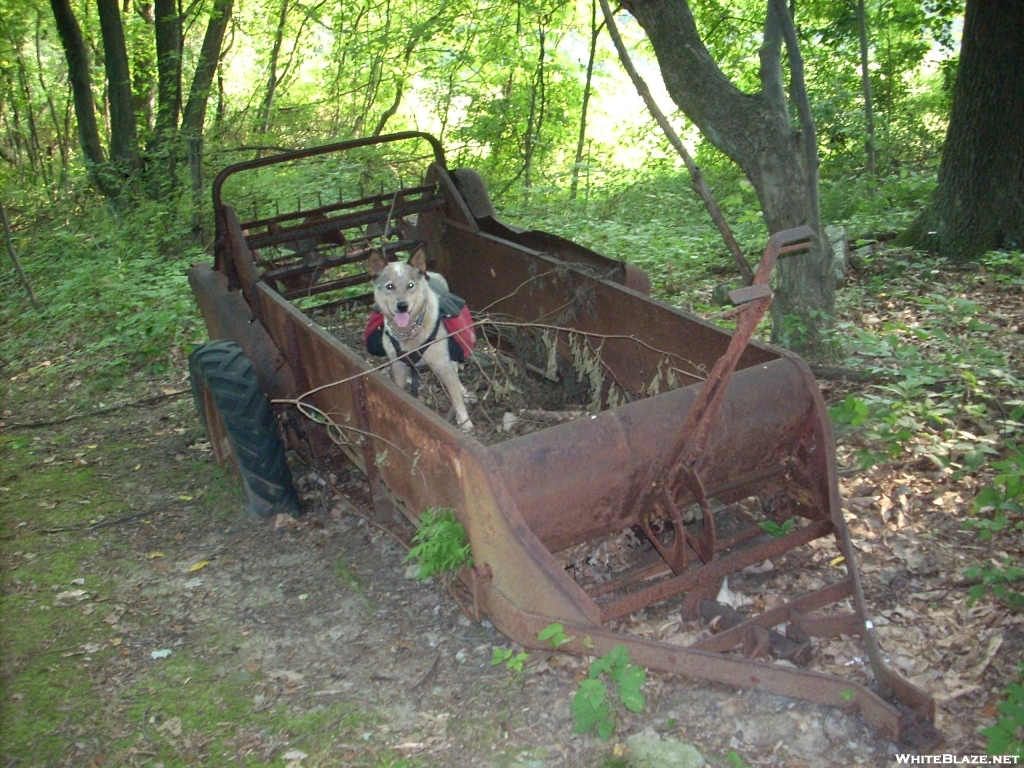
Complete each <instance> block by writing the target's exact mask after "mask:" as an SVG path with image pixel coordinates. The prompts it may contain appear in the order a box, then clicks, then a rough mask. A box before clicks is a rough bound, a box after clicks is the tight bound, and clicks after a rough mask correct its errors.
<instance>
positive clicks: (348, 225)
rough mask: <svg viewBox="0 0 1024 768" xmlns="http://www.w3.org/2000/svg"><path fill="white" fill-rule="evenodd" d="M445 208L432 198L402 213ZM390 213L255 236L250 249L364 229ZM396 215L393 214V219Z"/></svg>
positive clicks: (373, 212) (343, 218)
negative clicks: (314, 236)
mask: <svg viewBox="0 0 1024 768" xmlns="http://www.w3.org/2000/svg"><path fill="white" fill-rule="evenodd" d="M443 206H444V200H443V199H442V198H440V197H434V198H430V199H429V200H417V201H414V202H411V203H409V204H408V205H407V206H405V207H404V208H403V209H402V211H401V213H402V214H407V213H425V212H427V211H433V210H437V209H439V208H441V207H443ZM387 215H388V211H387V209H385V208H374V209H373V210H370V211H356V212H355V213H347V214H345V215H344V216H339V217H338V218H336V219H332V220H331V221H329V222H320V223H318V224H309V225H308V226H304V227H295V228H293V229H291V230H288V231H286V232H278V233H277V234H274V235H272V234H270V233H267V234H262V235H253V236H252V237H250V238H249V239H248V245H249V247H250V248H256V249H259V248H269V247H270V246H273V245H281V244H282V243H288V242H294V241H295V240H296V239H298V238H302V237H310V236H312V235H314V234H323V233H325V232H334V231H336V230H341V229H352V228H354V227H362V226H365V225H367V224H373V223H375V222H380V220H381V218H382V217H386V216H387ZM393 216H394V214H392V217H393Z"/></svg>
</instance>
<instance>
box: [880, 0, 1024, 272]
mask: <svg viewBox="0 0 1024 768" xmlns="http://www.w3.org/2000/svg"><path fill="white" fill-rule="evenodd" d="M898 242H899V243H900V244H903V245H914V246H917V247H919V248H923V249H927V250H931V251H935V252H938V253H939V254H940V255H942V256H945V257H947V258H950V259H953V260H954V261H960V262H965V261H971V260H974V259H977V258H978V257H979V256H981V255H982V254H984V253H985V252H986V251H990V250H993V249H995V248H1020V247H1021V246H1022V245H1024V2H1022V1H1021V0H999V1H998V2H982V1H980V0H968V2H967V9H966V12H965V14H964V30H963V42H962V43H961V47H960V66H959V71H958V72H957V78H956V85H955V86H954V87H953V111H952V114H951V116H950V120H949V129H948V131H947V133H946V144H945V147H944V148H943V151H942V162H941V164H940V165H939V184H938V187H937V188H936V189H935V192H934V194H933V195H932V199H931V202H930V203H929V204H928V207H927V208H925V210H924V211H923V212H922V213H921V215H920V216H919V217H918V218H917V219H916V220H915V221H914V223H913V224H911V225H910V227H909V229H908V230H907V231H906V232H904V233H903V234H902V235H901V236H900V238H899V239H898Z"/></svg>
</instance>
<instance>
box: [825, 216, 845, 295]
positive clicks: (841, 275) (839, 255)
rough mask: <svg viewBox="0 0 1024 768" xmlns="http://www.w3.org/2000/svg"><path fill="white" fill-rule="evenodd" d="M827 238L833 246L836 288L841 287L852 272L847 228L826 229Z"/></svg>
mask: <svg viewBox="0 0 1024 768" xmlns="http://www.w3.org/2000/svg"><path fill="white" fill-rule="evenodd" d="M825 237H827V238H828V242H829V245H831V246H832V272H833V274H834V275H835V279H836V286H839V285H842V283H843V281H844V280H845V279H846V273H847V272H849V270H850V240H849V238H847V236H846V227H840V226H832V227H825Z"/></svg>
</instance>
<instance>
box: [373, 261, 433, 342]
mask: <svg viewBox="0 0 1024 768" xmlns="http://www.w3.org/2000/svg"><path fill="white" fill-rule="evenodd" d="M366 271H367V272H369V274H370V278H371V279H372V281H373V297H374V300H375V301H376V302H377V306H378V307H380V310H381V312H383V313H384V315H385V317H387V318H388V319H389V320H391V321H392V322H393V323H394V324H395V325H396V326H397V327H398V328H407V327H408V326H409V324H410V323H412V322H413V321H414V320H415V319H416V318H417V317H419V314H420V312H421V311H422V310H423V308H424V307H426V306H427V302H428V301H430V297H431V294H432V291H431V288H430V285H429V284H428V283H427V264H426V252H425V251H424V250H423V248H422V247H420V248H417V249H416V251H415V252H414V253H413V255H412V258H411V259H409V261H408V263H406V262H401V261H396V262H394V263H392V264H388V262H387V260H386V259H385V258H384V256H383V254H381V253H380V251H377V250H373V251H370V256H369V258H368V259H367V261H366Z"/></svg>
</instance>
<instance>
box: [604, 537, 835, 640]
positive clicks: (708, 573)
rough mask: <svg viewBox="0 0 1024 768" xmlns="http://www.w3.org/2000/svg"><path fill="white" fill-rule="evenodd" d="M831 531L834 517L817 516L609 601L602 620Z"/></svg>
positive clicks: (758, 561) (666, 596) (609, 618)
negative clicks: (774, 536)
mask: <svg viewBox="0 0 1024 768" xmlns="http://www.w3.org/2000/svg"><path fill="white" fill-rule="evenodd" d="M831 532H832V523H831V521H829V520H818V521H815V522H812V523H809V524H808V525H806V526H804V527H803V528H801V529H800V530H798V531H793V532H792V533H787V534H786V535H785V536H782V537H780V538H778V539H773V540H772V541H769V542H766V543H765V544H759V545H757V546H754V547H751V548H749V549H745V550H742V551H740V552H736V553H734V554H730V555H726V556H725V557H720V558H718V559H716V560H714V561H712V562H711V563H707V564H705V565H698V566H696V567H693V568H691V569H690V570H688V571H687V572H686V573H683V574H680V575H678V576H674V577H672V578H671V579H668V580H666V581H662V582H659V583H658V584H655V585H653V586H651V587H648V588H647V589H645V590H643V591H641V592H637V593H635V594H632V595H629V596H628V597H624V598H620V599H619V600H616V601H615V602H614V603H609V604H608V605H606V606H604V607H603V608H602V609H601V623H602V624H603V623H605V622H608V621H611V620H612V619H617V618H619V617H620V616H625V615H627V614H630V613H632V612H633V611H637V610H640V609H641V608H644V607H646V606H648V605H653V604H654V603H656V602H659V601H661V600H665V599H667V598H669V597H672V596H673V595H678V594H680V593H682V592H686V591H687V590H689V589H693V588H696V587H699V585H701V584H702V583H707V582H709V581H711V580H713V579H720V578H721V577H723V576H728V575H729V574H730V573H732V572H734V571H738V570H740V569H741V568H746V567H747V566H748V565H755V564H757V563H761V562H764V561H765V560H767V559H769V558H772V557H778V556H779V555H781V554H782V553H783V552H788V551H789V550H791V549H795V548H796V547H799V546H801V545H803V544H806V543H807V542H809V541H814V539H818V538H821V537H822V536H825V535H827V534H829V533H831Z"/></svg>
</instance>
